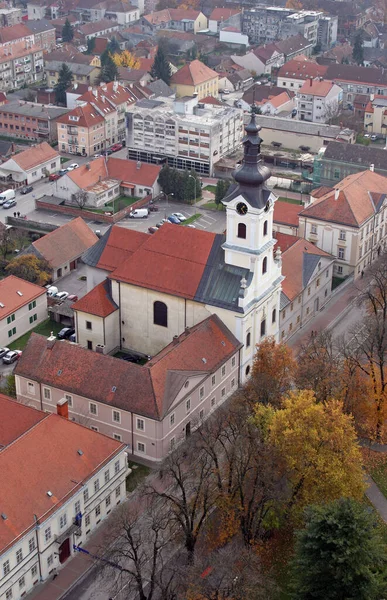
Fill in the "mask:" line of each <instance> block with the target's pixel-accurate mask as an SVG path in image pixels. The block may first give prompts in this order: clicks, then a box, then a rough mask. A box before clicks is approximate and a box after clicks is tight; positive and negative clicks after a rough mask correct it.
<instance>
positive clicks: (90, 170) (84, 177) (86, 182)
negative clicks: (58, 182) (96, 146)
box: [66, 157, 108, 189]
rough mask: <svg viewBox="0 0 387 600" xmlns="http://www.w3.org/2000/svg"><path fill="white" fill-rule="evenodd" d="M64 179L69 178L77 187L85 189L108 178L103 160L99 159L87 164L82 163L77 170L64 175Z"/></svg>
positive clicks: (102, 158)
mask: <svg viewBox="0 0 387 600" xmlns="http://www.w3.org/2000/svg"><path fill="white" fill-rule="evenodd" d="M66 177H69V178H70V179H71V180H72V181H73V182H74V183H76V184H77V186H78V187H80V188H82V189H86V188H88V187H90V186H91V185H94V184H96V183H97V181H100V179H106V178H107V177H108V172H107V167H106V162H105V159H104V157H100V158H96V159H95V160H92V161H90V162H89V163H84V164H83V165H80V166H79V167H78V169H74V170H73V171H69V172H68V173H66Z"/></svg>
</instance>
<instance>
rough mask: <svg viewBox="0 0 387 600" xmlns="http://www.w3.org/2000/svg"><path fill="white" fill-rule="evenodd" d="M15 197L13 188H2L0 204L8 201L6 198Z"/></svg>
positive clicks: (13, 198) (12, 198)
mask: <svg viewBox="0 0 387 600" xmlns="http://www.w3.org/2000/svg"><path fill="white" fill-rule="evenodd" d="M15 198H16V194H15V190H4V191H3V192H0V205H2V204H4V203H5V202H8V200H15Z"/></svg>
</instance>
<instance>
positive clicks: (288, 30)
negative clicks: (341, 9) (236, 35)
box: [242, 6, 323, 46]
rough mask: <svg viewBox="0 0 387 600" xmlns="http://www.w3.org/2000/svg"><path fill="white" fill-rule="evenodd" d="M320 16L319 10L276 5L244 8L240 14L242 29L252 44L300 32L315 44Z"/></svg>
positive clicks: (273, 40) (272, 40)
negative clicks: (295, 8)
mask: <svg viewBox="0 0 387 600" xmlns="http://www.w3.org/2000/svg"><path fill="white" fill-rule="evenodd" d="M322 16H323V13H322V12H320V11H307V10H298V11H297V10H294V9H290V8H282V7H278V6H258V7H256V8H246V9H245V10H244V12H243V15H242V31H243V33H245V34H247V35H248V36H249V39H250V42H251V43H254V44H264V43H270V42H275V41H277V40H281V39H282V40H283V39H286V38H288V37H292V36H295V35H298V34H301V35H302V36H303V37H304V38H305V39H307V40H308V41H309V42H310V43H311V44H312V45H313V46H315V45H316V44H317V39H318V28H319V19H320V18H321V17H322Z"/></svg>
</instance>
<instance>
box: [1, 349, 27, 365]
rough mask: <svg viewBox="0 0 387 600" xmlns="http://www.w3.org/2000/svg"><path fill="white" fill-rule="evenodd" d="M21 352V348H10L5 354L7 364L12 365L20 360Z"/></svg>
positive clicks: (4, 358) (4, 360) (4, 361)
mask: <svg viewBox="0 0 387 600" xmlns="http://www.w3.org/2000/svg"><path fill="white" fill-rule="evenodd" d="M21 354H22V351H21V350H10V351H9V352H7V354H5V355H4V356H3V363H4V364H6V365H11V364H12V363H14V362H15V361H17V360H19V358H20V357H21Z"/></svg>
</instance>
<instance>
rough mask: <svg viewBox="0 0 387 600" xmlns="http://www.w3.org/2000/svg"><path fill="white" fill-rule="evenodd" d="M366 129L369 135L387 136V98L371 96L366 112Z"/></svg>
mask: <svg viewBox="0 0 387 600" xmlns="http://www.w3.org/2000/svg"><path fill="white" fill-rule="evenodd" d="M364 129H365V131H367V132H368V133H381V134H383V135H384V136H386V135H387V96H375V95H373V94H371V98H370V101H369V102H368V104H367V106H366V108H365V112H364Z"/></svg>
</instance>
